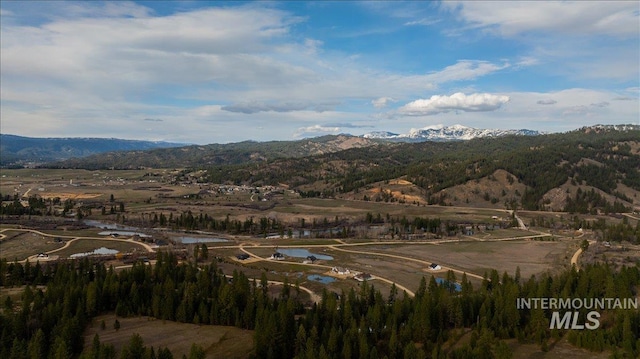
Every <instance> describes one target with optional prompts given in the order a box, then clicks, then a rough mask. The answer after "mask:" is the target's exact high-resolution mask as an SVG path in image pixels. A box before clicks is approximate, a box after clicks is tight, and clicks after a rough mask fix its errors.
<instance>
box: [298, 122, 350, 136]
mask: <svg viewBox="0 0 640 359" xmlns="http://www.w3.org/2000/svg"><path fill="white" fill-rule="evenodd" d="M339 132H340V127H327V126H322V125H313V126H308V127H300V128H298V130H297V131H296V132H295V133H294V135H293V137H294V138H301V137H308V136H318V135H325V134H337V133H339Z"/></svg>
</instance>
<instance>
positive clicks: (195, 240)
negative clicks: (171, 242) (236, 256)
mask: <svg viewBox="0 0 640 359" xmlns="http://www.w3.org/2000/svg"><path fill="white" fill-rule="evenodd" d="M174 239H175V240H176V241H177V242H180V243H182V244H191V243H214V242H229V240H227V239H224V238H215V237H175V238H174Z"/></svg>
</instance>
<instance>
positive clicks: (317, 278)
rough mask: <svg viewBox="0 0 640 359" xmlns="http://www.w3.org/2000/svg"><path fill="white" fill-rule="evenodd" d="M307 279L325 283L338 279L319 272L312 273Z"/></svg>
mask: <svg viewBox="0 0 640 359" xmlns="http://www.w3.org/2000/svg"><path fill="white" fill-rule="evenodd" d="M307 279H309V280H312V281H316V282H320V283H323V284H329V283H333V282H335V281H336V279H335V278H333V277H329V276H326V275H319V274H312V275H310V276H308V277H307Z"/></svg>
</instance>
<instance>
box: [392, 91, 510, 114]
mask: <svg viewBox="0 0 640 359" xmlns="http://www.w3.org/2000/svg"><path fill="white" fill-rule="evenodd" d="M507 102H509V96H504V95H493V94H489V93H474V94H470V95H465V94H464V93H462V92H457V93H454V94H453V95H451V96H446V95H442V96H441V95H434V96H431V98H429V99H420V100H416V101H413V102H409V103H408V104H406V105H404V106H402V107H400V108H399V109H398V113H399V114H401V115H405V116H429V115H435V114H438V113H443V112H450V111H465V112H486V111H495V110H497V109H499V108H500V107H501V106H502V105H504V104H505V103H507Z"/></svg>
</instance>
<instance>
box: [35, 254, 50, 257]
mask: <svg viewBox="0 0 640 359" xmlns="http://www.w3.org/2000/svg"><path fill="white" fill-rule="evenodd" d="M37 257H38V258H49V255H48V254H46V253H40V254H38V256H37Z"/></svg>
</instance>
